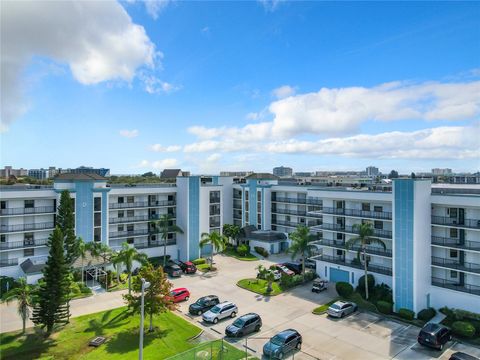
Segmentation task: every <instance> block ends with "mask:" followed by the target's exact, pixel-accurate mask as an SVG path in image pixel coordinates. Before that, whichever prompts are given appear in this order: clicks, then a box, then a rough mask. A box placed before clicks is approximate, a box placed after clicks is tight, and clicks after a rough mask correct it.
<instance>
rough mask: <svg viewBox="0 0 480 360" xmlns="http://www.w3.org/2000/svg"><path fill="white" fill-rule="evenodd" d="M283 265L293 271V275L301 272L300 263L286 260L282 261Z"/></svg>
mask: <svg viewBox="0 0 480 360" xmlns="http://www.w3.org/2000/svg"><path fill="white" fill-rule="evenodd" d="M283 265H284V266H285V267H286V268H287V269H288V270H292V271H293V272H294V273H295V275H299V274H301V273H302V264H297V263H292V262H287V263H283Z"/></svg>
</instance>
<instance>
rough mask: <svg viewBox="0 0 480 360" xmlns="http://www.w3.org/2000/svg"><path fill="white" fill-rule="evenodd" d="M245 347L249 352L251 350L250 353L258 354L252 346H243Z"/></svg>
mask: <svg viewBox="0 0 480 360" xmlns="http://www.w3.org/2000/svg"><path fill="white" fill-rule="evenodd" d="M243 347H244V348H245V349H247V350H250V351H252V352H254V353H256V352H257V350H254V349H252V348H251V347H250V346H246V345H243Z"/></svg>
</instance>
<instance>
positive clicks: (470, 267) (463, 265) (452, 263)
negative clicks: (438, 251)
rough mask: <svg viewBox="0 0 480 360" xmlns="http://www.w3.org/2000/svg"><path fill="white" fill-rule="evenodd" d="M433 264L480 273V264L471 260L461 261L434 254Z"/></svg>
mask: <svg viewBox="0 0 480 360" xmlns="http://www.w3.org/2000/svg"><path fill="white" fill-rule="evenodd" d="M432 265H435V266H440V267H444V268H447V269H453V270H459V271H467V272H473V273H476V274H480V264H476V263H470V262H460V261H457V260H453V259H445V258H440V257H436V256H432Z"/></svg>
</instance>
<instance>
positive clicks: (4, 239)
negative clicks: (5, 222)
mask: <svg viewBox="0 0 480 360" xmlns="http://www.w3.org/2000/svg"><path fill="white" fill-rule="evenodd" d="M0 242H2V243H4V242H7V237H6V236H5V235H0Z"/></svg>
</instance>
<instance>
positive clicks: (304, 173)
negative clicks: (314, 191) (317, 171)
mask: <svg viewBox="0 0 480 360" xmlns="http://www.w3.org/2000/svg"><path fill="white" fill-rule="evenodd" d="M295 176H297V177H310V176H312V173H311V172H310V171H296V172H295Z"/></svg>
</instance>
